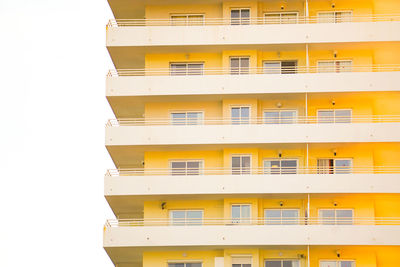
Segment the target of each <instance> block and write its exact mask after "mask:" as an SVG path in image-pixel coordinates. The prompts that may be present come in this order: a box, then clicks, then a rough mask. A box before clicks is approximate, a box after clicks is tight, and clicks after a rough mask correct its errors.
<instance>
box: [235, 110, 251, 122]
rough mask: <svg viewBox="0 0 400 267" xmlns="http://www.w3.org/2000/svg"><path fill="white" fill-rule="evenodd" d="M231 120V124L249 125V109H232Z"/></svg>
mask: <svg viewBox="0 0 400 267" xmlns="http://www.w3.org/2000/svg"><path fill="white" fill-rule="evenodd" d="M231 120H232V124H249V122H250V107H232V108H231Z"/></svg>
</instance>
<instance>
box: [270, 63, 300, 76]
mask: <svg viewBox="0 0 400 267" xmlns="http://www.w3.org/2000/svg"><path fill="white" fill-rule="evenodd" d="M296 67H297V61H295V60H286V61H265V62H264V73H265V74H293V73H296Z"/></svg>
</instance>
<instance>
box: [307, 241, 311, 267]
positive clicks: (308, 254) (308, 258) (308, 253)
mask: <svg viewBox="0 0 400 267" xmlns="http://www.w3.org/2000/svg"><path fill="white" fill-rule="evenodd" d="M307 267H310V245H307Z"/></svg>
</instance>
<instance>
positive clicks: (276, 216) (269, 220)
mask: <svg viewBox="0 0 400 267" xmlns="http://www.w3.org/2000/svg"><path fill="white" fill-rule="evenodd" d="M281 214H282V213H281V210H265V224H281Z"/></svg>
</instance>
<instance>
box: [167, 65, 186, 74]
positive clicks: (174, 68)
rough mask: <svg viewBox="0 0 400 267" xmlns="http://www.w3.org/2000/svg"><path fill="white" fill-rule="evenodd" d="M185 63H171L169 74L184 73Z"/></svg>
mask: <svg viewBox="0 0 400 267" xmlns="http://www.w3.org/2000/svg"><path fill="white" fill-rule="evenodd" d="M186 72H187V64H171V75H186Z"/></svg>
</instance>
